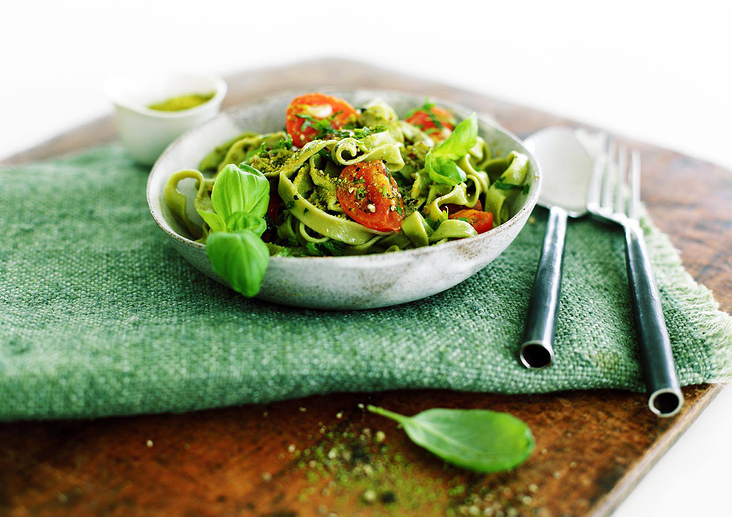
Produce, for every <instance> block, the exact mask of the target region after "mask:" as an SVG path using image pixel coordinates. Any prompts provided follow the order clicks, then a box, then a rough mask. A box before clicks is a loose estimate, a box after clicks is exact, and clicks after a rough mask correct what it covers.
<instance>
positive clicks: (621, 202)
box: [614, 145, 628, 215]
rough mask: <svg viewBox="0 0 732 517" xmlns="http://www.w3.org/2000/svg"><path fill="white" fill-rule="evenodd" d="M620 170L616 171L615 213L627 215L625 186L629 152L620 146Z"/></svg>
mask: <svg viewBox="0 0 732 517" xmlns="http://www.w3.org/2000/svg"><path fill="white" fill-rule="evenodd" d="M617 163H618V169H617V171H615V174H614V176H615V213H616V214H623V215H625V186H626V184H627V182H628V171H627V168H628V150H627V149H626V148H625V146H624V145H619V146H618V162H617Z"/></svg>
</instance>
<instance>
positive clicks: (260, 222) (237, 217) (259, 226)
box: [209, 212, 267, 237]
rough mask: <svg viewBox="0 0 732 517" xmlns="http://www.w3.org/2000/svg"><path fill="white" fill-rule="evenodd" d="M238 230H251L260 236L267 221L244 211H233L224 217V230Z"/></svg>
mask: <svg viewBox="0 0 732 517" xmlns="http://www.w3.org/2000/svg"><path fill="white" fill-rule="evenodd" d="M209 226H210V225H209ZM239 230H251V231H252V232H253V233H255V234H256V235H257V236H258V237H261V235H262V234H263V233H264V232H265V231H266V230H267V221H265V220H264V218H263V217H257V216H254V215H252V214H247V213H244V212H235V213H233V214H231V215H230V216H229V217H227V218H226V231H228V232H237V231H239Z"/></svg>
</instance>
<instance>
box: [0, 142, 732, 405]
mask: <svg viewBox="0 0 732 517" xmlns="http://www.w3.org/2000/svg"><path fill="white" fill-rule="evenodd" d="M147 173H148V170H147V169H143V168H140V167H137V166H135V165H134V164H133V163H132V162H131V161H130V159H129V158H128V156H127V155H126V154H125V153H124V152H123V151H122V150H121V149H120V147H118V146H116V145H111V146H104V147H99V148H95V149H92V150H89V151H87V152H84V153H83V154H80V155H77V156H73V157H69V158H65V159H61V160H56V161H53V162H47V163H39V164H32V165H25V166H19V167H9V168H2V169H0V200H2V202H1V203H0V228H2V229H3V231H4V236H3V239H2V241H1V243H0V419H2V420H13V419H46V418H66V417H100V416H106V415H125V414H133V413H150V412H162V411H189V410H194V409H201V408H210V407H218V406H226V405H232V404H243V403H250V402H255V403H256V402H269V401H274V400H279V399H285V398H291V397H302V396H305V395H310V394H315V393H328V392H336V391H376V390H387V389H395V388H451V389H456V390H470V391H485V392H502V393H537V392H546V391H553V390H577V389H590V388H622V389H630V390H641V389H643V385H642V380H641V373H640V368H639V365H638V353H637V349H636V338H635V331H634V328H633V316H632V312H631V307H630V298H629V295H628V287H627V277H626V272H625V262H624V260H625V259H624V254H623V246H624V244H623V238H622V235H621V234H620V233H619V232H617V231H614V230H612V229H610V228H607V227H605V226H601V225H598V224H594V223H592V222H591V221H578V222H572V223H570V226H569V230H568V233H567V243H566V257H565V262H564V267H565V272H564V283H563V291H562V305H561V309H560V312H559V321H558V326H557V335H556V343H555V348H556V354H557V357H556V362H555V363H554V365H553V366H552V367H551V368H549V369H546V370H542V371H528V370H526V369H524V368H523V367H521V366H520V365H519V363H518V361H517V359H516V349H517V344H518V343H519V340H520V338H521V332H522V328H523V323H524V317H525V315H526V308H527V303H528V299H529V292H530V290H531V285H532V282H533V278H534V272H535V270H536V265H537V261H538V258H539V251H540V244H541V241H542V238H543V235H544V228H545V212H544V211H543V210H542V209H537V210H536V212H535V213H534V218H532V221H531V222H530V224H527V225H526V227H525V229H524V230H523V231H522V232H521V234H520V235H519V237H518V238H517V239H516V241H515V242H514V243H513V244H512V245H511V246H510V247H509V248H508V249H507V250H506V252H505V253H503V254H502V255H501V256H500V257H498V259H497V260H495V261H494V262H493V263H492V264H490V265H489V266H488V267H487V268H485V269H484V270H483V271H481V272H480V273H478V274H476V275H475V276H473V277H472V278H470V279H469V280H467V281H465V282H463V283H462V284H460V285H458V286H456V287H454V288H453V289H450V290H448V291H447V292H444V293H442V294H438V295H436V296H433V297H431V298H428V299H426V300H421V301H417V302H413V303H410V304H407V305H403V306H397V307H393V308H387V309H380V310H371V311H361V312H358V311H351V312H320V311H311V310H301V309H292V308H287V307H279V306H276V305H272V304H268V303H264V302H258V301H256V300H247V299H245V298H243V297H241V296H240V295H238V294H236V293H235V292H233V291H231V290H229V289H227V288H225V287H222V286H220V285H219V284H217V283H215V282H213V281H212V280H209V279H208V278H206V277H205V276H203V275H202V274H201V273H199V272H198V271H196V270H195V269H194V268H193V267H192V266H190V265H189V264H188V263H187V262H186V261H185V260H184V259H183V258H182V257H180V256H179V255H178V254H177V253H176V252H175V251H174V250H173V248H172V247H171V246H170V245H169V244H168V243H167V238H166V237H165V235H164V234H163V233H162V232H161V231H160V230H159V229H158V228H157V226H156V225H155V223H154V222H153V220H152V218H151V217H150V214H149V212H148V208H147V203H146V200H145V184H146V180H147ZM644 224H645V225H646V230H647V232H648V247H649V249H650V251H651V254H652V258H653V263H654V267H655V272H656V276H657V279H658V283H659V287H660V290H661V296H662V301H663V307H664V311H665V315H666V319H667V323H668V328H669V333H670V335H671V341H672V344H673V348H674V354H675V357H676V361H677V365H678V370H679V377H680V379H681V382H682V383H683V384H691V383H701V382H715V381H720V380H724V379H727V378H728V377H729V372H730V354H729V350H730V349H731V348H732V323H731V322H730V318H729V316H727V315H726V314H724V313H721V312H718V311H717V304H716V302H715V301H714V299H713V298H712V295H711V293H710V292H709V291H708V290H707V289H705V288H704V287H702V286H700V285H697V284H696V283H694V281H693V280H692V278H691V277H690V276H689V275H688V274H687V273H686V272H685V270H684V269H683V267H682V265H681V262H680V260H679V258H678V256H677V253H676V251H675V250H674V249H673V248H672V246H671V245H670V243H669V241H668V240H667V238H666V237H665V236H664V235H663V234H661V233H660V232H659V231H658V230H656V229H655V228H654V227H653V226H652V225H651V223H650V221H648V220H646V221H644ZM312 260H319V259H312Z"/></svg>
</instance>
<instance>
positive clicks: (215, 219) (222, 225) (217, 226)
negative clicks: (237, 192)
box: [196, 208, 226, 232]
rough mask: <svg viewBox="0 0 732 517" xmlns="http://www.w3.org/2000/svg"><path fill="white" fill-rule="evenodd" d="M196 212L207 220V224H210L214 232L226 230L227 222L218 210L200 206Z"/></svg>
mask: <svg viewBox="0 0 732 517" xmlns="http://www.w3.org/2000/svg"><path fill="white" fill-rule="evenodd" d="M196 212H198V215H200V216H201V219H203V220H204V221H206V224H208V226H209V228H211V231H212V232H224V231H226V222H224V219H223V218H222V217H221V216H220V215H219V214H217V213H216V212H211V211H208V210H202V209H200V208H197V209H196Z"/></svg>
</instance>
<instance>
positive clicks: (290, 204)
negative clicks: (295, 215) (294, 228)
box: [285, 201, 295, 210]
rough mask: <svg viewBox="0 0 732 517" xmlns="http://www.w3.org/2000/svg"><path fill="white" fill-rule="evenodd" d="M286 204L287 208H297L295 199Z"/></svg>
mask: <svg viewBox="0 0 732 517" xmlns="http://www.w3.org/2000/svg"><path fill="white" fill-rule="evenodd" d="M285 206H286V207H287V208H289V209H290V210H292V209H293V208H295V202H294V201H288V202H287V203H285Z"/></svg>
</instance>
